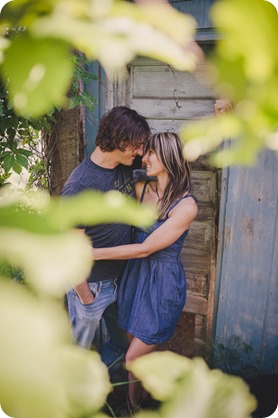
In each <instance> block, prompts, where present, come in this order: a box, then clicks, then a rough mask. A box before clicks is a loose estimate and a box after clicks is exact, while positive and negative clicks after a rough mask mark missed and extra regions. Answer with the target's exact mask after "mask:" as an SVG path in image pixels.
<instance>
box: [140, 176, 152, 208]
mask: <svg viewBox="0 0 278 418" xmlns="http://www.w3.org/2000/svg"><path fill="white" fill-rule="evenodd" d="M149 182H150V180H147V181H146V182H145V184H144V186H143V189H142V194H141V197H140V203H142V202H143V200H144V196H145V192H146V188H147V185H148V183H149Z"/></svg>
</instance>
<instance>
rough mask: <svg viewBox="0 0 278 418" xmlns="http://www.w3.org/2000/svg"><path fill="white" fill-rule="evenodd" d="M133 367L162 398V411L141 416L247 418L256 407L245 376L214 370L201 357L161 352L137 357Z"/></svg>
mask: <svg viewBox="0 0 278 418" xmlns="http://www.w3.org/2000/svg"><path fill="white" fill-rule="evenodd" d="M129 370H131V371H132V373H134V375H135V376H136V377H137V378H139V380H141V381H142V382H143V386H144V388H145V389H146V390H147V391H148V392H150V393H151V394H152V396H153V398H154V399H157V400H159V401H162V406H161V409H160V411H159V414H157V413H154V414H149V413H142V414H140V415H138V417H137V418H139V417H140V418H149V417H150V418H151V417H153V418H155V417H161V418H185V417H190V418H210V417H213V418H247V417H249V416H250V414H251V412H252V411H253V410H254V409H255V408H256V401H255V398H254V397H253V396H252V395H251V394H250V392H249V388H248V386H247V385H246V384H245V383H244V382H243V380H242V379H241V378H238V377H234V376H228V375H225V374H224V373H222V372H221V371H220V370H210V369H209V368H208V367H207V365H206V364H205V362H204V360H203V359H201V358H195V359H193V360H191V359H188V358H186V357H182V356H179V355H177V354H175V353H172V352H167V351H165V352H157V353H151V354H149V355H147V356H144V357H141V358H138V359H136V360H135V361H134V362H132V363H131V365H130V366H129Z"/></svg>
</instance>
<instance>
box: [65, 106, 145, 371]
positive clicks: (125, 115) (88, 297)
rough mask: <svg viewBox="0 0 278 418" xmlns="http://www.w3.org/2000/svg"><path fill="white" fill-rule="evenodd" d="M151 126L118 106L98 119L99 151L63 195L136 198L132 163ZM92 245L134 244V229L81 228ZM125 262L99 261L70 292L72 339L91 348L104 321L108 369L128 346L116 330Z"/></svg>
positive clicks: (75, 173)
mask: <svg viewBox="0 0 278 418" xmlns="http://www.w3.org/2000/svg"><path fill="white" fill-rule="evenodd" d="M149 135H150V128H149V125H148V123H147V121H146V119H145V118H144V117H143V116H141V115H139V114H138V113H137V112H136V111H135V110H132V109H129V108H127V107H124V106H119V107H115V108H113V109H111V110H110V111H108V112H107V113H106V114H105V115H104V116H103V118H102V119H101V121H100V125H99V130H98V133H97V136H96V141H95V143H96V148H95V150H94V151H93V152H92V154H91V155H90V157H88V158H86V159H85V160H84V161H83V162H82V163H81V164H79V165H78V166H77V167H76V168H75V169H74V170H73V172H72V173H71V175H70V177H69V178H68V180H67V182H66V184H65V186H64V189H63V191H62V196H71V195H74V194H77V193H80V192H82V191H84V190H99V191H102V192H107V191H109V190H119V191H120V192H122V193H123V194H125V195H129V196H134V180H133V164H134V160H135V158H136V157H137V156H142V155H143V149H144V144H145V142H146V141H147V139H148V138H149ZM79 228H80V229H81V230H82V231H83V232H84V233H85V234H86V235H87V236H88V237H89V238H90V239H91V241H92V243H93V245H94V247H96V248H97V247H111V246H116V245H123V244H128V243H130V242H131V240H132V234H131V232H132V231H131V226H129V225H124V224H100V225H95V226H79ZM124 266H125V261H123V260H120V261H117V260H109V261H96V262H95V263H94V265H93V267H92V270H91V273H90V275H89V277H88V279H87V281H86V282H84V283H81V284H80V285H78V286H76V287H75V288H74V289H72V290H71V291H69V292H68V295H67V297H68V310H69V316H70V322H71V325H72V329H73V335H74V338H75V340H76V342H77V344H78V345H80V346H82V347H85V348H88V349H90V348H91V346H92V342H93V340H94V338H95V334H96V331H97V329H98V327H99V324H100V320H101V318H103V319H104V321H105V324H106V327H107V330H108V332H109V336H110V341H109V342H108V343H107V344H104V346H103V347H102V348H101V350H100V353H101V356H102V360H103V361H104V363H105V364H107V365H110V364H112V363H113V362H114V361H116V360H117V359H118V358H119V357H120V356H121V355H123V354H124V353H125V351H126V349H127V347H128V343H127V338H126V335H125V333H124V332H123V331H122V330H121V329H120V328H118V327H117V306H116V303H115V301H116V297H117V286H118V284H119V277H120V276H121V274H122V272H123V269H124Z"/></svg>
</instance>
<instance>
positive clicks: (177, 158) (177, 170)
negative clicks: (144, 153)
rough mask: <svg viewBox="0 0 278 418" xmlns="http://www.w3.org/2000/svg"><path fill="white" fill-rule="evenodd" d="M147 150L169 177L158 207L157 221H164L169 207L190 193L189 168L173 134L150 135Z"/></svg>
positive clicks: (176, 137)
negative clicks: (153, 153)
mask: <svg viewBox="0 0 278 418" xmlns="http://www.w3.org/2000/svg"><path fill="white" fill-rule="evenodd" d="M149 149H150V150H153V151H154V152H155V153H156V155H157V157H158V159H159V160H160V162H161V164H162V165H163V167H164V169H165V171H166V172H167V173H168V175H169V182H168V184H167V186H166V189H165V192H164V194H163V197H162V198H161V200H160V207H159V219H164V218H165V216H166V215H167V213H168V211H169V209H170V207H171V205H172V204H173V203H174V202H175V201H176V200H177V199H179V198H181V197H183V196H185V195H186V194H187V193H190V191H191V174H190V166H189V164H188V162H187V161H186V160H185V158H184V156H183V153H182V144H181V141H180V139H179V137H178V135H177V134H175V133H173V132H161V133H158V134H154V135H152V136H151V138H150V140H149V142H148V145H147V150H149Z"/></svg>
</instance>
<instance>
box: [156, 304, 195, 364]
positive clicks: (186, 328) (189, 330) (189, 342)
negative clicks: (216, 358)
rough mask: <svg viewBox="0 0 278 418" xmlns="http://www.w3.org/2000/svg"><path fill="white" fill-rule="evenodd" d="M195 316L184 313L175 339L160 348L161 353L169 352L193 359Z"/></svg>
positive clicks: (174, 336)
mask: <svg viewBox="0 0 278 418" xmlns="http://www.w3.org/2000/svg"><path fill="white" fill-rule="evenodd" d="M194 319H195V315H194V314H190V313H185V312H183V313H182V315H181V317H180V319H179V322H178V325H177V328H176V330H175V333H174V335H173V337H172V338H171V339H170V340H169V341H167V342H166V343H163V344H161V345H160V346H159V348H158V350H159V351H164V350H169V351H173V352H174V353H177V354H180V355H182V356H185V357H190V358H192V357H193V354H194V352H193V349H194V344H193V338H194Z"/></svg>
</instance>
